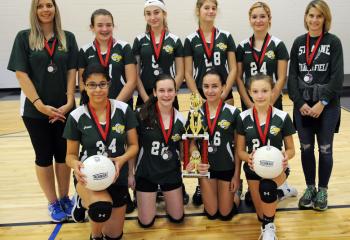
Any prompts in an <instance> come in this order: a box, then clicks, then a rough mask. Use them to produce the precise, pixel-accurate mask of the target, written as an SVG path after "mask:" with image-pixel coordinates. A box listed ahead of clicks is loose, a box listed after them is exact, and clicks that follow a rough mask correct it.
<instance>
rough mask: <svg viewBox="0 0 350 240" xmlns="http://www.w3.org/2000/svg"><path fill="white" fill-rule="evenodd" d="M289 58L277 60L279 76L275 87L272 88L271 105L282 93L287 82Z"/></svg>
mask: <svg viewBox="0 0 350 240" xmlns="http://www.w3.org/2000/svg"><path fill="white" fill-rule="evenodd" d="M287 66H288V61H287V60H278V62H277V76H278V79H277V81H276V84H275V87H274V88H273V90H272V98H271V105H273V104H275V102H276V100H277V99H278V98H279V96H280V95H281V92H282V90H283V87H284V85H285V84H286V79H287Z"/></svg>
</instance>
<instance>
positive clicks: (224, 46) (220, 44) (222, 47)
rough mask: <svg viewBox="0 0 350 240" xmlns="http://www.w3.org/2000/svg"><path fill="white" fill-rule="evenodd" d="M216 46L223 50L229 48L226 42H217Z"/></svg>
mask: <svg viewBox="0 0 350 240" xmlns="http://www.w3.org/2000/svg"><path fill="white" fill-rule="evenodd" d="M216 47H217V48H219V49H220V50H222V51H225V50H226V49H227V45H226V44H224V43H218V44H216Z"/></svg>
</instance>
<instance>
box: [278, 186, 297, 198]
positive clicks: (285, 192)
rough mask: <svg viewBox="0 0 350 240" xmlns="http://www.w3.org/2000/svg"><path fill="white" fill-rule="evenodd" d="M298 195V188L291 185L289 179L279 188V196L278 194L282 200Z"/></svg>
mask: <svg viewBox="0 0 350 240" xmlns="http://www.w3.org/2000/svg"><path fill="white" fill-rule="evenodd" d="M297 195H298V190H297V189H296V188H295V187H293V186H289V185H288V183H287V181H285V182H284V183H283V184H282V185H281V186H279V187H278V189H277V196H278V200H280V201H282V200H284V199H287V198H290V197H296V196H297Z"/></svg>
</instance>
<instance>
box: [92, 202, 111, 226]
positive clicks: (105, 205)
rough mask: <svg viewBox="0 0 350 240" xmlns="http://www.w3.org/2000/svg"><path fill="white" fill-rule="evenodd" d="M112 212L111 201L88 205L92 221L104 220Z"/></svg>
mask: <svg viewBox="0 0 350 240" xmlns="http://www.w3.org/2000/svg"><path fill="white" fill-rule="evenodd" d="M111 214H112V203H110V202H102V201H100V202H95V203H93V204H91V205H90V206H89V210H88V215H89V217H90V219H91V220H92V221H94V222H99V223H101V222H105V221H107V220H108V219H109V218H110V217H111Z"/></svg>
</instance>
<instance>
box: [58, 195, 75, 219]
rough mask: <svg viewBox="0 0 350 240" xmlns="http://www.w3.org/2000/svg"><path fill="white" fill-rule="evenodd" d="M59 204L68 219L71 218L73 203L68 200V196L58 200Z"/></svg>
mask: <svg viewBox="0 0 350 240" xmlns="http://www.w3.org/2000/svg"><path fill="white" fill-rule="evenodd" d="M60 204H61V207H62V209H63V211H64V212H65V213H66V215H67V216H68V217H71V214H72V209H73V203H72V201H71V200H70V199H69V197H68V196H64V197H63V198H61V199H60Z"/></svg>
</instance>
